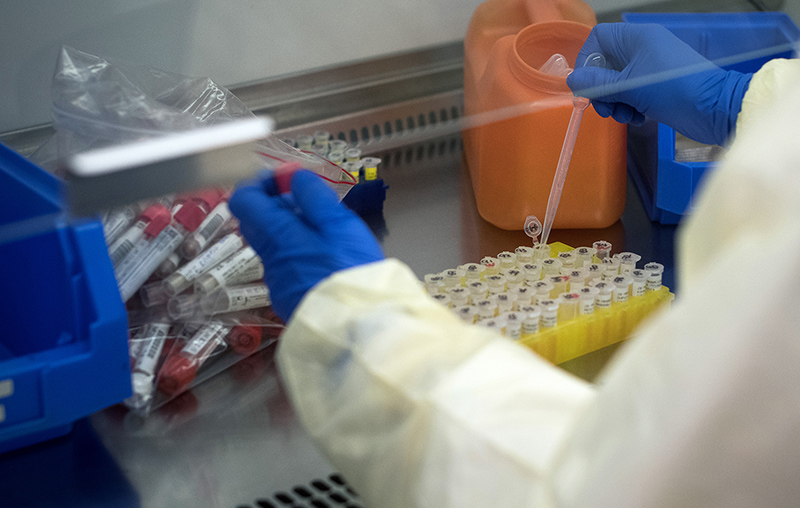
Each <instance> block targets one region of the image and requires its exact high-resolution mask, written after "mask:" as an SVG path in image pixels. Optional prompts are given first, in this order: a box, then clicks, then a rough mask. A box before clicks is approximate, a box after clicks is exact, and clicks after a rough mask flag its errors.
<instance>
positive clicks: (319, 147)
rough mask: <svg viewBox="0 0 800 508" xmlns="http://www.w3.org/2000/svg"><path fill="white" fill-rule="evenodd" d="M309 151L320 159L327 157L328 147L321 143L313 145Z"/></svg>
mask: <svg viewBox="0 0 800 508" xmlns="http://www.w3.org/2000/svg"><path fill="white" fill-rule="evenodd" d="M311 151H312V152H314V153H315V154H317V155H319V156H320V157H327V155H328V145H327V144H322V143H314V145H313V146H312V147H311Z"/></svg>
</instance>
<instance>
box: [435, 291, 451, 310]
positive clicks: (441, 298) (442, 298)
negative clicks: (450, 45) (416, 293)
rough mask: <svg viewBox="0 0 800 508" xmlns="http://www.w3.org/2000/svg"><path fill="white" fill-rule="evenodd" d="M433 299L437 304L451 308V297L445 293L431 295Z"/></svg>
mask: <svg viewBox="0 0 800 508" xmlns="http://www.w3.org/2000/svg"><path fill="white" fill-rule="evenodd" d="M431 298H433V299H434V300H436V302H437V303H440V304H441V305H444V306H445V307H450V296H449V295H446V294H444V293H437V294H435V295H431Z"/></svg>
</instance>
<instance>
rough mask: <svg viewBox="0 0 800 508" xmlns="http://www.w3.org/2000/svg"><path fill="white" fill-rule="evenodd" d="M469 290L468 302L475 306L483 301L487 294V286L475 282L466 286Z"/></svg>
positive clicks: (483, 283)
mask: <svg viewBox="0 0 800 508" xmlns="http://www.w3.org/2000/svg"><path fill="white" fill-rule="evenodd" d="M467 289H468V290H469V301H470V303H471V304H472V305H475V304H476V302H478V301H479V300H484V299H485V298H486V296H487V295H488V294H489V286H487V285H486V283H485V282H483V281H480V280H476V281H473V282H470V283H469V284H467Z"/></svg>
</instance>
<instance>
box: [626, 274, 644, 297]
mask: <svg viewBox="0 0 800 508" xmlns="http://www.w3.org/2000/svg"><path fill="white" fill-rule="evenodd" d="M628 275H629V276H630V277H631V278H633V284H631V296H632V297H637V296H644V293H645V292H646V291H647V272H645V271H644V270H631V272H630V273H629V274H628Z"/></svg>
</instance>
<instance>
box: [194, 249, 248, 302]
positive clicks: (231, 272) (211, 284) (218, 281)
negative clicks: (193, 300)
mask: <svg viewBox="0 0 800 508" xmlns="http://www.w3.org/2000/svg"><path fill="white" fill-rule="evenodd" d="M258 262H259V261H258V255H257V254H256V251H255V250H254V249H253V248H252V247H249V246H248V247H245V248H243V249H241V250H238V251H236V252H235V253H233V254H232V255H231V256H229V257H227V258H225V259H224V260H223V261H222V262H220V263H219V264H217V265H216V266H214V267H212V268H211V269H209V270H208V271H207V272H206V273H204V274H202V275H200V276H199V277H197V279H195V282H194V291H195V292H196V293H201V294H210V293H212V292H213V291H215V290H217V289H218V288H220V287H222V286H229V285H231V284H232V282H231V281H232V280H234V279H235V278H236V277H238V276H239V275H240V274H242V273H243V272H245V271H246V270H248V269H249V268H250V267H251V266H253V265H255V264H256V263H258Z"/></svg>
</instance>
